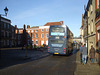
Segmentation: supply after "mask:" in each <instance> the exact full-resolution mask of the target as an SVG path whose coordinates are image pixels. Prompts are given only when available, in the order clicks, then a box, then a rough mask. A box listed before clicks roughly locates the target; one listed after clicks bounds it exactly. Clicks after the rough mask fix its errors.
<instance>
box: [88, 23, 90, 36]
mask: <svg viewBox="0 0 100 75" xmlns="http://www.w3.org/2000/svg"><path fill="white" fill-rule="evenodd" d="M88 34H90V25H88Z"/></svg>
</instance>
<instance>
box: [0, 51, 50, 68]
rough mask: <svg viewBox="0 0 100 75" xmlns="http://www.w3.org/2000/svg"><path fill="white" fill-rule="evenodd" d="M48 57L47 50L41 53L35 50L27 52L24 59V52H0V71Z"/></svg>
mask: <svg viewBox="0 0 100 75" xmlns="http://www.w3.org/2000/svg"><path fill="white" fill-rule="evenodd" d="M48 56H50V54H49V53H48V52H47V50H45V51H43V52H41V51H37V50H27V57H25V50H1V58H0V69H3V68H6V67H9V66H12V65H16V64H23V63H26V62H31V61H34V60H38V59H42V58H45V57H48Z"/></svg>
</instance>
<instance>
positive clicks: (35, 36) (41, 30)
mask: <svg viewBox="0 0 100 75" xmlns="http://www.w3.org/2000/svg"><path fill="white" fill-rule="evenodd" d="M62 24H63V21H60V22H48V23H46V24H45V25H44V26H34V27H30V26H29V25H28V26H27V29H26V32H27V33H28V35H27V37H28V45H29V44H32V45H37V46H41V45H43V44H45V45H48V36H49V27H50V25H62Z"/></svg>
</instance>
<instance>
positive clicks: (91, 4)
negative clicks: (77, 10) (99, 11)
mask: <svg viewBox="0 0 100 75" xmlns="http://www.w3.org/2000/svg"><path fill="white" fill-rule="evenodd" d="M92 11H93V6H92V4H91V12H92Z"/></svg>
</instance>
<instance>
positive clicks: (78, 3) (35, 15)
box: [0, 0, 88, 37]
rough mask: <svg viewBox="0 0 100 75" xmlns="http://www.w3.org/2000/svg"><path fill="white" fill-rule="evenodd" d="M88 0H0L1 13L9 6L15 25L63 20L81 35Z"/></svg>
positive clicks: (42, 23) (74, 31) (19, 26)
mask: <svg viewBox="0 0 100 75" xmlns="http://www.w3.org/2000/svg"><path fill="white" fill-rule="evenodd" d="M87 3H88V0H0V14H5V13H4V8H5V7H6V6H7V8H8V10H9V11H8V14H7V18H8V19H10V20H11V22H12V23H11V24H12V25H13V26H15V25H17V27H18V28H22V27H23V25H24V24H25V25H30V26H31V27H33V26H43V25H44V24H46V23H47V22H59V21H63V22H64V24H65V25H67V26H68V27H69V29H70V30H71V31H72V33H73V34H74V37H78V36H80V27H81V25H82V14H84V5H87Z"/></svg>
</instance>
